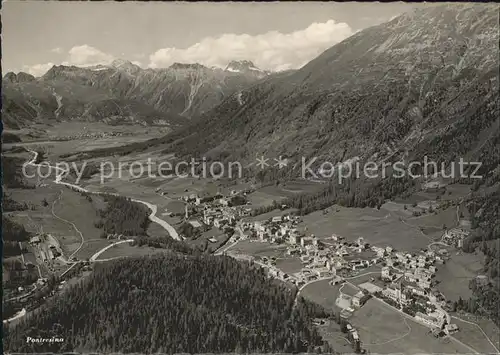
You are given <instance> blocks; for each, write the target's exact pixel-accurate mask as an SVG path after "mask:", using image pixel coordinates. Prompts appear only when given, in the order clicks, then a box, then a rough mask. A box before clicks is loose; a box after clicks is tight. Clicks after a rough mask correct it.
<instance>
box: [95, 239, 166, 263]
mask: <svg viewBox="0 0 500 355" xmlns="http://www.w3.org/2000/svg"><path fill="white" fill-rule="evenodd" d="M167 252H169V251H168V250H167V249H157V248H151V247H148V246H141V247H136V246H131V245H130V244H129V243H122V244H118V245H115V246H114V247H112V248H109V249H108V250H106V251H105V252H104V253H102V254H101V255H99V258H98V259H97V260H102V259H111V258H116V257H139V256H148V255H153V254H158V253H167Z"/></svg>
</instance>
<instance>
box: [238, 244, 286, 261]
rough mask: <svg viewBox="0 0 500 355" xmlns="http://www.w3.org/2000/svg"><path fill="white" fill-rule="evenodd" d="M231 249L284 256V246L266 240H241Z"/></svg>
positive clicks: (260, 254) (278, 256)
mask: <svg viewBox="0 0 500 355" xmlns="http://www.w3.org/2000/svg"><path fill="white" fill-rule="evenodd" d="M231 251H233V252H237V253H239V254H245V255H252V256H267V257H272V256H274V257H276V258H281V257H285V252H286V246H284V245H273V244H270V243H267V242H259V241H250V240H243V241H240V242H239V243H238V244H236V245H235V246H233V247H232V248H231Z"/></svg>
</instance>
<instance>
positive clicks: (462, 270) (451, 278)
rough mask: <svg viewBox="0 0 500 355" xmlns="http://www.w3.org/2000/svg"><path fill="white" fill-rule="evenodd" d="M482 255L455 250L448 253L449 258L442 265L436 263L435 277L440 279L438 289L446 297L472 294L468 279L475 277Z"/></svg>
mask: <svg viewBox="0 0 500 355" xmlns="http://www.w3.org/2000/svg"><path fill="white" fill-rule="evenodd" d="M482 261H483V256H482V255H481V254H480V253H479V252H478V254H477V255H476V254H469V253H460V254H458V255H457V253H456V252H452V253H451V254H450V259H449V260H448V261H446V264H444V265H438V267H437V269H438V270H437V273H436V279H437V280H438V281H440V284H439V285H438V288H439V290H440V291H441V292H442V293H443V294H444V295H445V297H446V299H449V300H458V298H459V297H462V298H463V299H468V298H469V297H470V296H472V291H471V290H470V289H469V281H470V280H471V279H473V278H474V277H476V276H477V275H478V274H479V273H480V271H481V269H482V265H481V264H482Z"/></svg>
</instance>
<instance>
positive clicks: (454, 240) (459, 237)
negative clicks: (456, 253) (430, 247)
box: [442, 228, 469, 249]
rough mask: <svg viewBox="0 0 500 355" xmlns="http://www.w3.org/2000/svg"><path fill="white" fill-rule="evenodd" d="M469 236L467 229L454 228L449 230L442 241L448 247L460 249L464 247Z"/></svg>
mask: <svg viewBox="0 0 500 355" xmlns="http://www.w3.org/2000/svg"><path fill="white" fill-rule="evenodd" d="M468 235H469V232H468V231H467V230H466V229H465V228H453V229H449V230H447V231H446V232H445V233H444V235H443V238H442V241H443V242H444V243H446V244H448V245H451V246H454V247H455V248H458V249H460V248H462V246H463V245H464V239H465V238H466V237H467V236H468Z"/></svg>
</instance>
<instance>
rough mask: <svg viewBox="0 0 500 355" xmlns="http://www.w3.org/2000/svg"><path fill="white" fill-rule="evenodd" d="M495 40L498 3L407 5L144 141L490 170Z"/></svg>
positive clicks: (239, 152)
mask: <svg viewBox="0 0 500 355" xmlns="http://www.w3.org/2000/svg"><path fill="white" fill-rule="evenodd" d="M498 39H499V37H498V6H497V5H491V4H490V5H488V4H467V5H465V4H454V5H443V6H438V7H431V8H426V9H420V10H416V11H414V12H412V13H410V14H404V15H401V16H399V17H397V18H395V19H393V20H392V21H390V22H388V23H385V24H381V25H379V26H375V27H371V28H368V29H365V30H363V31H361V32H359V33H356V34H355V35H353V36H352V37H350V38H348V39H346V40H344V41H343V42H341V43H339V44H337V45H335V46H333V47H332V48H330V49H328V50H327V51H325V52H324V53H323V54H321V55H320V56H319V57H318V58H316V59H314V60H313V61H311V62H310V63H309V64H307V65H306V66H304V67H303V68H301V69H300V70H298V71H296V72H294V73H291V74H290V75H283V76H281V77H277V78H275V79H273V80H267V81H266V82H264V83H260V84H259V85H254V86H252V87H250V88H248V89H246V90H243V92H242V95H240V97H239V98H237V97H230V98H228V99H226V100H225V101H224V102H223V103H222V104H221V105H219V106H217V107H216V108H215V109H214V110H212V111H210V112H208V113H207V114H206V115H204V117H203V119H200V120H199V121H198V122H196V123H195V124H192V125H190V126H189V127H187V128H185V129H181V130H179V131H177V132H174V133H172V134H170V135H168V136H167V137H165V138H164V139H163V140H157V141H155V142H149V143H147V144H149V145H152V144H155V145H164V146H165V148H166V151H171V152H176V153H178V154H179V155H181V156H186V157H187V156H189V157H190V156H195V157H196V156H198V157H199V156H202V155H207V156H209V157H212V158H214V159H218V158H220V157H224V158H225V159H227V160H231V161H234V160H244V161H248V162H253V161H255V157H257V156H260V155H261V154H265V155H268V156H272V157H276V156H279V155H282V156H287V157H289V158H290V159H291V160H292V161H293V162H295V163H298V162H300V160H301V157H305V158H310V157H312V156H316V157H318V162H317V163H316V166H315V167H316V168H317V167H318V166H319V164H320V163H321V162H322V161H324V160H325V159H327V160H328V161H331V162H339V161H346V160H348V159H350V158H354V157H359V158H360V160H367V159H368V158H372V159H374V160H375V161H381V160H383V159H386V158H388V157H389V156H390V157H392V158H393V159H396V158H402V157H404V156H406V157H407V158H412V157H413V158H422V157H423V156H424V155H427V156H429V158H432V159H436V160H438V161H453V160H455V159H458V157H459V156H465V157H467V158H469V159H473V158H477V157H481V158H482V160H483V161H485V162H487V164H488V170H491V169H490V168H491V166H494V165H495V164H498V156H495V155H494V154H492V153H493V152H492V150H491V145H492V143H493V142H495V141H497V140H498V137H499V121H498V120H497V118H498V114H499V108H498V56H497V54H498ZM136 148H137V147H136ZM297 165H299V164H297ZM296 169H298V166H296Z"/></svg>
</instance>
